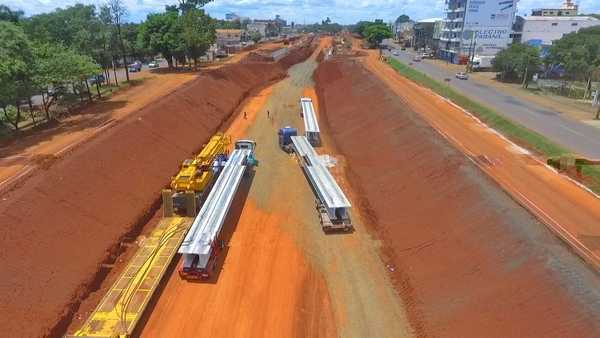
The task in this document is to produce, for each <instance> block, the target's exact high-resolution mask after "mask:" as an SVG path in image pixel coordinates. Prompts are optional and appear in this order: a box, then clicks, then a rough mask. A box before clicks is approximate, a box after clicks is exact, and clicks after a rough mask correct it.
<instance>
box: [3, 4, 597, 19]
mask: <svg viewBox="0 0 600 338" xmlns="http://www.w3.org/2000/svg"><path fill="white" fill-rule="evenodd" d="M124 2H125V4H126V5H127V8H128V10H129V15H128V17H127V20H128V21H131V22H140V21H142V20H144V19H145V18H146V16H147V15H148V14H149V13H157V12H162V11H164V7H165V5H170V4H171V5H172V4H176V3H177V1H176V0H124ZM575 2H576V3H578V4H579V8H580V11H579V12H580V13H600V1H598V0H579V1H575ZM76 3H84V4H93V5H101V4H103V3H105V1H102V0H83V1H77V0H61V1H57V0H10V1H6V0H0V4H4V5H7V6H9V7H10V8H12V9H20V10H23V11H24V12H25V14H26V15H27V16H30V15H35V14H40V13H45V12H50V11H52V10H54V9H55V8H58V7H66V6H70V5H74V4H76ZM562 4H563V0H520V1H519V4H518V13H519V14H520V15H524V14H529V13H530V12H531V9H533V8H541V7H560V6H562ZM205 9H206V11H207V12H208V13H209V14H210V15H211V16H213V17H215V18H217V19H224V18H225V14H226V13H229V12H233V13H236V14H238V15H240V16H245V17H250V18H258V19H267V18H274V17H275V15H276V14H279V15H281V17H282V18H283V19H285V20H287V22H288V23H291V22H292V21H293V22H296V23H299V24H303V23H307V24H310V23H315V22H320V21H321V20H323V19H325V18H326V17H330V18H331V20H332V21H334V22H338V23H341V24H351V23H355V22H357V21H359V20H373V19H383V20H384V21H386V22H388V21H393V20H395V19H396V17H398V16H399V15H400V14H407V15H409V16H410V17H411V18H412V19H415V20H419V19H425V18H432V17H443V11H444V0H363V1H358V2H347V1H340V0H262V1H261V0H216V1H214V2H211V3H209V4H207V5H206V6H205Z"/></svg>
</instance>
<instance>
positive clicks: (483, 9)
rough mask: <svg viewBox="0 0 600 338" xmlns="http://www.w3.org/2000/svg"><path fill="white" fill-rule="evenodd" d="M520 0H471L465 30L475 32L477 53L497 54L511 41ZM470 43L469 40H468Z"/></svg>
mask: <svg viewBox="0 0 600 338" xmlns="http://www.w3.org/2000/svg"><path fill="white" fill-rule="evenodd" d="M517 2H518V0H469V1H468V2H467V10H466V14H465V24H464V31H465V32H475V37H474V41H473V43H474V44H475V53H476V54H477V55H495V54H496V53H497V52H498V51H500V50H502V49H504V48H506V46H507V45H508V44H509V43H510V34H511V32H512V24H513V21H514V18H515V13H516V11H517ZM467 43H468V42H467Z"/></svg>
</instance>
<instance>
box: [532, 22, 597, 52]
mask: <svg viewBox="0 0 600 338" xmlns="http://www.w3.org/2000/svg"><path fill="white" fill-rule="evenodd" d="M523 19H524V20H525V22H524V24H523V35H522V37H521V41H522V42H523V43H526V44H530V45H533V46H538V47H542V48H544V47H548V46H551V45H552V41H555V40H558V39H560V38H562V37H563V36H564V35H565V34H568V33H571V32H577V31H578V30H580V29H581V28H586V27H593V26H598V25H600V20H598V19H596V18H593V17H589V16H526V17H524V18H523Z"/></svg>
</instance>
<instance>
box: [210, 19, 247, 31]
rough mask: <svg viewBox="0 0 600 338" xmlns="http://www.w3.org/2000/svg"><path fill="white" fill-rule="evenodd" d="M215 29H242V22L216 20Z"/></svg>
mask: <svg viewBox="0 0 600 338" xmlns="http://www.w3.org/2000/svg"><path fill="white" fill-rule="evenodd" d="M215 28H217V29H242V23H241V22H240V20H233V21H228V20H215Z"/></svg>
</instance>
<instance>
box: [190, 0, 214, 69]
mask: <svg viewBox="0 0 600 338" xmlns="http://www.w3.org/2000/svg"><path fill="white" fill-rule="evenodd" d="M181 22H182V35H183V41H184V42H185V52H186V55H187V57H188V58H189V59H191V60H194V68H197V66H198V58H199V57H200V56H202V55H204V54H205V53H206V51H207V50H208V48H209V47H210V45H211V44H213V43H214V42H215V40H216V34H215V25H214V22H213V20H212V19H211V17H210V16H208V15H207V14H206V13H205V12H204V10H201V9H195V8H193V9H191V10H188V11H187V12H186V13H185V14H184V15H183V16H182V17H181Z"/></svg>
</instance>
